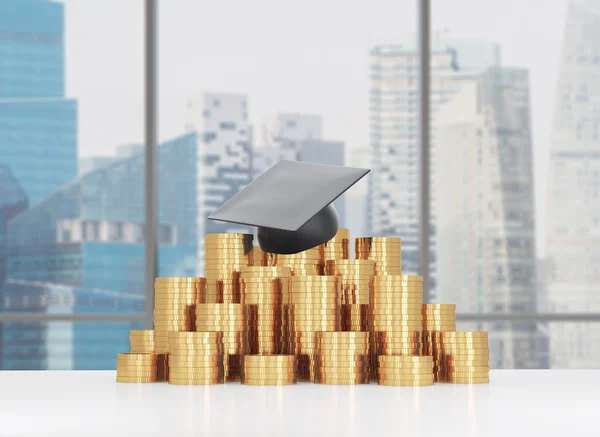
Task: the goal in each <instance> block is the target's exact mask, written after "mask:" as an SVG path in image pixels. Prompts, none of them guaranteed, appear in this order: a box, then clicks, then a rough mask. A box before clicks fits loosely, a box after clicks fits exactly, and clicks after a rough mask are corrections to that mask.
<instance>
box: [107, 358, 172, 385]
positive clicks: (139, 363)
mask: <svg viewBox="0 0 600 437" xmlns="http://www.w3.org/2000/svg"><path fill="white" fill-rule="evenodd" d="M159 381H164V379H161V369H160V368H159V357H158V354H118V355H117V382H159Z"/></svg>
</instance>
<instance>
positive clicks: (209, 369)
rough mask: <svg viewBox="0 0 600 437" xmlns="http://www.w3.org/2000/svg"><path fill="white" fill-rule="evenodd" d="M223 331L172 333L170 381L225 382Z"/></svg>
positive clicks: (181, 382)
mask: <svg viewBox="0 0 600 437" xmlns="http://www.w3.org/2000/svg"><path fill="white" fill-rule="evenodd" d="M223 382H224V373H223V334H222V333H221V332H170V333H169V384H178V385H190V384H222V383H223Z"/></svg>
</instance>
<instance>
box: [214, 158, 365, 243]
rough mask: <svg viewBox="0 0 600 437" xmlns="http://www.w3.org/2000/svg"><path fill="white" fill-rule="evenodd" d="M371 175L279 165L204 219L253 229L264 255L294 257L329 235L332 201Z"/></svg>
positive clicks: (314, 166) (361, 170) (334, 226)
mask: <svg viewBox="0 0 600 437" xmlns="http://www.w3.org/2000/svg"><path fill="white" fill-rule="evenodd" d="M370 171H371V170H369V169H366V168H351V167H343V166H337V165H322V164H309V163H306V162H297V161H280V162H278V163H277V164H275V165H274V166H272V167H271V168H270V169H268V170H267V171H266V172H264V173H263V174H262V175H260V176H259V177H258V178H256V179H255V180H254V181H252V182H251V183H250V184H249V185H247V186H246V187H245V188H244V189H242V190H241V191H240V192H239V193H237V194H236V195H235V196H233V197H232V198H231V199H229V200H228V201H227V202H225V204H224V205H223V206H221V208H219V209H218V210H217V211H215V212H214V213H212V214H211V215H210V216H208V218H209V219H211V220H217V221H223V222H231V223H239V224H242V225H249V226H256V227H258V244H259V245H260V247H261V249H262V250H264V251H265V252H271V253H280V254H291V253H298V252H301V251H303V250H307V249H310V248H311V247H315V246H318V245H319V244H322V243H324V242H326V241H328V240H330V239H331V238H333V237H334V235H335V233H336V232H337V230H338V219H337V213H336V211H335V208H334V207H333V205H332V204H331V202H333V201H334V200H335V199H337V198H338V197H339V196H340V195H341V194H342V193H343V192H344V191H346V190H347V189H348V188H350V187H351V186H352V185H354V184H355V183H356V182H357V181H358V180H359V179H361V178H362V177H363V176H364V175H366V174H367V173H369V172H370Z"/></svg>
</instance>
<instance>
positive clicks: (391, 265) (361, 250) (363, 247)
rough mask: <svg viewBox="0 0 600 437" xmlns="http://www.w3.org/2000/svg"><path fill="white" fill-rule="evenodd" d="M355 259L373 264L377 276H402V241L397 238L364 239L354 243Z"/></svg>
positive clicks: (358, 239)
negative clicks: (366, 260)
mask: <svg viewBox="0 0 600 437" xmlns="http://www.w3.org/2000/svg"><path fill="white" fill-rule="evenodd" d="M354 254H355V257H356V259H369V260H371V261H374V262H375V271H376V273H375V274H377V275H400V274H402V240H401V239H400V238H397V237H364V238H357V239H356V240H355V242H354Z"/></svg>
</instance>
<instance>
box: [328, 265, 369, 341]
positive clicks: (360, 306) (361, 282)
mask: <svg viewBox="0 0 600 437" xmlns="http://www.w3.org/2000/svg"><path fill="white" fill-rule="evenodd" d="M325 273H326V274H327V275H335V276H339V277H340V279H341V281H342V292H341V295H340V300H339V303H340V316H341V319H342V327H341V329H342V331H355V332H367V331H368V330H369V318H370V316H369V296H370V290H371V284H370V282H371V278H372V277H373V275H374V274H375V262H374V261H371V260H329V261H327V263H326V264H325Z"/></svg>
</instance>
